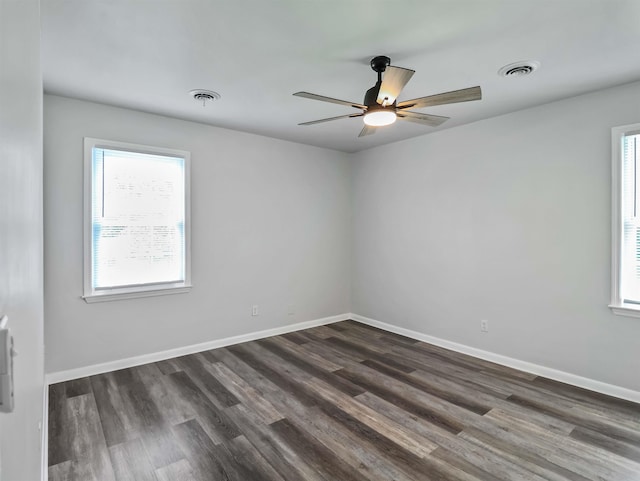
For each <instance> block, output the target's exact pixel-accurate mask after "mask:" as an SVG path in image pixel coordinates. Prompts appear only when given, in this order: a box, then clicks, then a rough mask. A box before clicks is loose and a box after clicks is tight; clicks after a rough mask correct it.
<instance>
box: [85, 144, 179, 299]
mask: <svg viewBox="0 0 640 481" xmlns="http://www.w3.org/2000/svg"><path fill="white" fill-rule="evenodd" d="M94 148H105V149H112V150H124V151H129V152H136V153H144V154H154V155H166V156H173V157H180V158H183V159H184V175H185V186H184V187H185V189H184V192H185V222H184V223H185V225H184V242H185V278H184V281H183V282H175V283H162V284H142V285H138V286H128V287H119V288H112V289H100V290H94V289H93V283H92V278H91V276H92V267H91V265H92V248H93V245H92V228H93V226H92V207H91V202H92V196H93V192H92V174H93V173H92V166H93V161H92V160H93V159H92V156H93V149H94ZM190 179H191V154H190V153H189V152H187V151H184V150H175V149H166V148H161V147H152V146H148V145H140V144H132V143H128V142H118V141H113V140H104V139H95V138H91V137H85V138H84V225H83V228H84V295H83V296H82V297H83V299H84V300H85V301H86V302H88V303H92V302H102V301H114V300H119V299H131V298H136V297H149V296H162V295H166V294H180V293H184V292H188V291H189V290H190V289H191V232H190V231H191V200H190V199H191V181H190Z"/></svg>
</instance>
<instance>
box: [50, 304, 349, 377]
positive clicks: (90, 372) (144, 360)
mask: <svg viewBox="0 0 640 481" xmlns="http://www.w3.org/2000/svg"><path fill="white" fill-rule="evenodd" d="M349 315H350V314H339V315H337V316H330V317H323V318H321V319H314V320H312V321H305V322H299V323H297V324H290V325H288V326H282V327H275V328H273V329H266V330H264V331H256V332H251V333H248V334H241V335H239V336H232V337H226V338H224V339H216V340H213V341H208V342H203V343H200V344H193V345H191V346H184V347H178V348H175V349H169V350H167V351H161V352H153V353H150V354H143V355H141V356H135V357H129V358H126V359H119V360H117V361H110V362H105V363H102V364H93V365H91V366H86V367H79V368H76V369H69V370H66V371H58V372H51V373H47V375H46V377H45V384H46V385H49V384H55V383H57V382H63V381H70V380H71V379H78V378H81V377H86V376H94V375H96V374H102V373H105V372H110V371H117V370H118V369H125V368H128V367H134V366H139V365H141V364H148V363H150V362H157V361H164V360H165V359H171V358H173V357H178V356H185V355H187V354H194V353H196V352H202V351H208V350H210V349H216V348H219V347H225V346H230V345H232V344H239V343H241V342H247V341H255V340H256V339H263V338H265V337H271V336H279V335H280V334H286V333H288V332H295V331H300V330H302V329H309V328H311V327H316V326H324V325H326V324H333V323H334V322H339V321H344V320H346V319H349Z"/></svg>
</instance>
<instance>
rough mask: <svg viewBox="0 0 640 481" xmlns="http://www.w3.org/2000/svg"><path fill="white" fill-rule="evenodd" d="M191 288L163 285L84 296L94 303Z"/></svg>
mask: <svg viewBox="0 0 640 481" xmlns="http://www.w3.org/2000/svg"><path fill="white" fill-rule="evenodd" d="M190 290H191V286H190V285H185V286H180V287H163V288H160V289H148V290H144V291H128V292H113V291H105V293H104V294H91V295H87V296H82V298H83V299H84V301H85V302H87V303H89V304H92V303H94V302H106V301H119V300H123V299H135V298H137V297H152V296H166V295H167V294H184V293H185V292H189V291H190Z"/></svg>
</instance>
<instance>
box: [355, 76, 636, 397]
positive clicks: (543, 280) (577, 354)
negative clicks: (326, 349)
mask: <svg viewBox="0 0 640 481" xmlns="http://www.w3.org/2000/svg"><path fill="white" fill-rule="evenodd" d="M639 105H640V83H635V84H631V85H627V86H622V87H618V88H614V89H609V90H604V91H600V92H597V93H593V94H589V95H583V96H580V97H575V98H571V99H567V100H563V101H559V102H555V103H551V104H547V105H543V106H540V107H537V108H532V109H528V110H524V111H520V112H515V113H512V114H508V115H504V116H501V117H497V118H492V119H488V120H484V121H481V122H476V123H473V124H468V125H465V126H461V127H457V128H452V129H449V130H444V131H441V132H438V133H434V134H432V135H427V136H423V137H419V138H415V139H411V140H407V141H403V142H399V143H396V144H392V145H387V146H383V147H379V148H375V149H372V150H368V151H365V152H361V153H359V154H356V155H355V156H354V164H353V166H352V169H353V173H352V175H353V177H352V178H353V193H352V195H353V216H354V223H353V267H352V282H353V284H352V309H353V311H352V312H355V313H357V314H360V315H363V316H366V317H370V318H373V319H376V320H378V321H382V322H387V323H390V324H394V325H397V326H400V327H404V328H407V329H411V330H414V331H418V332H420V333H424V334H428V335H431V336H436V337H440V338H443V339H445V340H449V341H454V342H458V343H461V344H466V345H468V346H472V347H476V348H480V349H484V350H488V351H492V352H494V353H498V354H502V355H506V356H510V357H513V358H517V359H520V360H524V361H529V362H533V363H536V364H539V365H543V366H546V367H551V368H555V369H559V370H562V371H566V372H569V373H572V374H577V375H580V376H584V377H588V378H592V379H596V380H599V381H602V382H606V383H610V384H615V385H619V386H622V387H626V388H629V389H633V390H636V391H638V390H640V376H639V375H638V368H640V319H632V318H626V317H618V316H615V315H613V314H612V313H611V312H610V311H609V309H608V308H607V304H608V303H609V295H610V294H609V293H610V291H609V289H610V245H611V242H610V237H611V216H610V208H611V200H610V195H611V194H610V192H611V188H610V183H611V176H610V165H611V154H610V151H611V140H610V138H611V134H610V132H611V127H613V126H616V125H623V124H629V123H634V122H638V121H640V107H639ZM481 319H487V320H489V326H490V331H489V333H487V334H481V333H480V329H479V325H480V320H481Z"/></svg>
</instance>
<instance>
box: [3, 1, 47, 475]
mask: <svg viewBox="0 0 640 481" xmlns="http://www.w3.org/2000/svg"><path fill="white" fill-rule="evenodd" d="M39 7H40V2H39V1H38V0H2V1H0V315H2V314H7V315H8V316H9V325H10V327H11V328H12V331H13V336H14V338H15V343H16V348H17V350H18V352H19V353H20V355H19V356H18V357H17V358H16V359H15V386H14V387H15V399H16V408H15V411H14V412H13V413H11V414H4V413H0V479H2V480H3V481H24V480H35V479H40V447H41V438H40V432H39V430H38V423H39V422H40V421H41V419H42V394H43V382H44V379H43V377H44V376H43V320H42V318H43V314H42V312H43V308H42V303H43V300H42V299H43V294H42V74H41V70H40V12H39Z"/></svg>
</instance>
